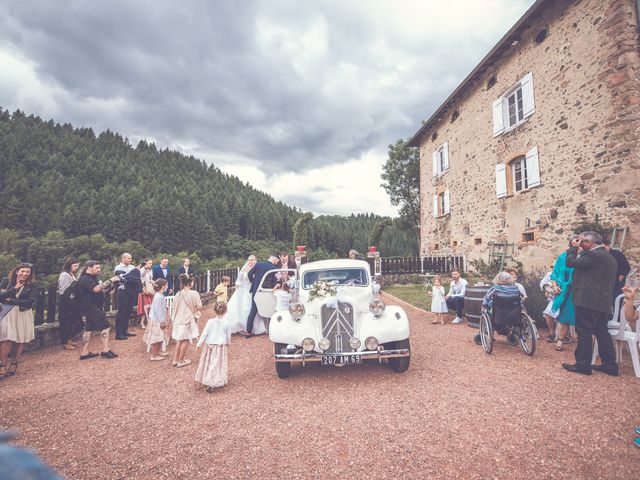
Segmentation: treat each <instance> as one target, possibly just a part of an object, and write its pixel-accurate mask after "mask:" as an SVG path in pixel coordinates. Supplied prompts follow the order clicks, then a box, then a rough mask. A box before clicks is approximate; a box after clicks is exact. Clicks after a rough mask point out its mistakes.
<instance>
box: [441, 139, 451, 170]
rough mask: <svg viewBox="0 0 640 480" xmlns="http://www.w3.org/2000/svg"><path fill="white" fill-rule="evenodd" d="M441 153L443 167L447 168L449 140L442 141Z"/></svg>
mask: <svg viewBox="0 0 640 480" xmlns="http://www.w3.org/2000/svg"><path fill="white" fill-rule="evenodd" d="M442 155H443V156H444V169H445V170H449V142H444V145H443V146H442Z"/></svg>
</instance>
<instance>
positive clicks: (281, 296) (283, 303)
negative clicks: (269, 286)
mask: <svg viewBox="0 0 640 480" xmlns="http://www.w3.org/2000/svg"><path fill="white" fill-rule="evenodd" d="M273 294H274V295H275V296H276V312H279V311H281V310H289V306H291V294H290V293H289V292H285V291H284V290H276V291H275V292H273Z"/></svg>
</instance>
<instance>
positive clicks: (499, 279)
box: [482, 272, 520, 309]
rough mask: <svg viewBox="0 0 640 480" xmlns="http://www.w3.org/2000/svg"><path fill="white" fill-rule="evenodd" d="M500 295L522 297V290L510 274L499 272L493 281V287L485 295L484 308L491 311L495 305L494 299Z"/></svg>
mask: <svg viewBox="0 0 640 480" xmlns="http://www.w3.org/2000/svg"><path fill="white" fill-rule="evenodd" d="M496 293H499V294H501V295H504V296H511V295H513V296H520V289H519V288H518V287H517V286H516V284H515V283H514V281H513V277H512V276H511V274H510V273H509V272H499V273H498V274H497V275H496V276H495V277H494V279H493V287H491V288H490V289H489V291H488V292H487V293H486V294H485V296H484V298H483V299H482V306H483V307H485V308H487V309H491V307H492V305H493V297H494V296H495V295H496Z"/></svg>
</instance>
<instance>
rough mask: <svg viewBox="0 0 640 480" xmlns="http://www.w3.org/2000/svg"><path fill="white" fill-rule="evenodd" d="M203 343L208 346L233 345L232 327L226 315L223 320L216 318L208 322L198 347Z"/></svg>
mask: <svg viewBox="0 0 640 480" xmlns="http://www.w3.org/2000/svg"><path fill="white" fill-rule="evenodd" d="M203 343H206V344H207V345H229V343H231V327H230V325H229V322H228V320H227V318H226V315H225V316H224V317H222V318H220V317H214V318H211V319H209V320H208V321H207V324H206V325H205V327H204V330H202V334H201V335H200V340H198V347H199V346H201V345H202V344H203Z"/></svg>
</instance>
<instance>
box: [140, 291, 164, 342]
mask: <svg viewBox="0 0 640 480" xmlns="http://www.w3.org/2000/svg"><path fill="white" fill-rule="evenodd" d="M166 310H167V304H166V300H165V297H164V295H163V294H162V293H160V292H156V294H155V295H154V296H153V301H152V302H151V308H150V309H149V325H148V326H147V329H146V330H145V331H144V337H143V340H144V342H145V343H146V344H147V352H149V351H150V350H151V345H153V344H154V343H158V342H164V341H165V340H166V334H165V331H164V330H163V329H162V328H160V324H161V323H162V322H164V321H166V319H165V314H166Z"/></svg>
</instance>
